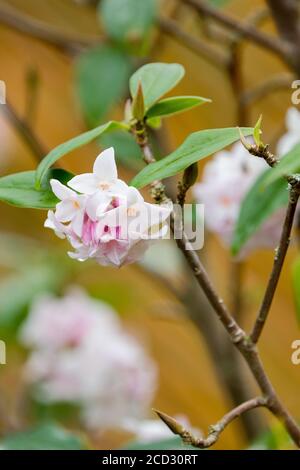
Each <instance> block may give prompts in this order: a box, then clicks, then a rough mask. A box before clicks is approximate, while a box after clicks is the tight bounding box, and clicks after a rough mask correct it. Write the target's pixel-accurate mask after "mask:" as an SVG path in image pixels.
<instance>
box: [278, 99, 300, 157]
mask: <svg viewBox="0 0 300 470" xmlns="http://www.w3.org/2000/svg"><path fill="white" fill-rule="evenodd" d="M285 123H286V129H287V132H286V133H285V134H284V135H283V136H282V137H281V138H280V139H279V141H278V143H277V154H278V155H279V156H282V155H285V154H286V153H288V152H289V151H290V150H291V149H292V148H293V147H294V145H296V144H298V143H299V142H300V132H299V130H300V112H299V111H298V109H297V108H289V109H288V110H287V113H286V116H285Z"/></svg>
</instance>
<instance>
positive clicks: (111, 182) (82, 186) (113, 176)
mask: <svg viewBox="0 0 300 470" xmlns="http://www.w3.org/2000/svg"><path fill="white" fill-rule="evenodd" d="M68 186H70V188H72V189H75V191H78V192H79V193H84V194H89V195H91V194H94V193H95V192H97V191H106V192H107V191H109V192H110V193H111V194H113V193H114V192H116V193H118V192H120V191H124V190H125V191H126V189H127V185H126V183H124V181H122V180H120V179H118V171H117V166H116V162H115V152H114V149H113V148H112V147H111V148H109V149H106V150H104V152H102V153H100V155H99V156H98V157H97V158H96V160H95V163H94V167H93V173H84V174H82V175H78V176H74V178H72V179H71V180H70V181H69V182H68Z"/></svg>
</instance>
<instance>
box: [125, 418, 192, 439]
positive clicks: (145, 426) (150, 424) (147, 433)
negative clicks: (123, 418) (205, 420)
mask: <svg viewBox="0 0 300 470" xmlns="http://www.w3.org/2000/svg"><path fill="white" fill-rule="evenodd" d="M174 418H175V419H176V421H178V422H179V423H180V424H182V425H183V426H184V427H185V428H186V429H188V430H190V431H191V432H192V433H193V434H194V435H195V436H199V437H200V436H201V433H200V431H199V430H198V429H196V428H192V426H191V424H190V422H189V420H188V419H187V417H186V416H184V415H175V416H174ZM126 428H127V430H128V431H130V432H132V433H134V434H135V439H136V440H137V441H138V442H141V443H144V444H148V443H151V442H158V441H161V440H164V439H170V438H172V437H173V438H174V437H175V436H174V434H173V433H172V431H171V430H170V429H169V428H168V426H167V425H166V424H165V423H163V421H161V420H160V419H145V420H140V421H135V420H129V421H128V422H127V423H126Z"/></svg>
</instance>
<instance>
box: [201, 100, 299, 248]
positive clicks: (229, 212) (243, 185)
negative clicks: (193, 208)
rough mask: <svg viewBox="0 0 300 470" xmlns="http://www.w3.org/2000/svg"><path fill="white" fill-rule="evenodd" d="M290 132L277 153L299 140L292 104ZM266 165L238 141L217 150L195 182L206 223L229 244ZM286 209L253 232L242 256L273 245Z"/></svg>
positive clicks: (288, 119) (295, 114) (288, 120)
mask: <svg viewBox="0 0 300 470" xmlns="http://www.w3.org/2000/svg"><path fill="white" fill-rule="evenodd" d="M286 125H287V133H286V134H285V135H284V136H283V137H282V138H281V139H280V140H279V142H278V146H277V153H278V155H283V154H285V153H287V152H288V151H289V150H291V148H292V147H293V146H294V145H295V144H296V143H298V142H299V141H300V134H299V129H300V113H299V112H298V111H297V109H295V108H290V109H289V110H288V112H287V115H286ZM266 169H267V166H266V163H265V162H264V161H263V160H261V159H259V158H256V157H253V156H251V155H250V154H249V153H248V151H247V150H246V149H245V148H244V147H243V145H242V144H241V143H240V142H238V143H236V144H234V145H233V146H232V147H231V150H229V151H222V152H218V153H217V154H216V155H215V156H214V157H213V159H212V160H210V161H209V162H208V163H207V164H206V165H205V168H204V173H203V178H202V182H201V183H198V184H196V185H195V186H194V195H195V198H196V200H197V202H199V203H202V204H204V207H205V224H206V226H207V228H208V229H209V230H210V231H211V232H213V233H216V234H217V235H218V236H219V237H220V238H221V240H222V241H223V242H224V243H225V245H229V244H230V243H231V240H232V235H233V231H234V227H235V223H236V221H237V218H238V215H239V211H240V206H241V203H242V201H243V199H244V197H245V196H246V194H247V192H248V190H249V189H250V187H251V186H252V185H253V184H254V183H255V180H256V179H257V178H258V177H259V176H260V174H261V173H263V172H264V171H265V170H266ZM284 213H285V210H284V209H279V210H278V211H276V212H275V213H274V214H273V215H272V216H271V217H270V218H269V219H268V220H267V221H266V222H265V223H264V224H263V226H262V227H261V228H260V229H259V230H258V231H257V232H256V233H255V234H254V235H253V237H252V238H251V239H250V240H249V242H248V243H247V244H246V246H245V247H244V249H243V253H242V254H241V256H242V257H243V256H245V255H246V254H248V253H249V252H250V251H251V250H254V249H259V248H274V247H275V246H276V245H277V243H278V241H279V238H280V233H281V227H282V222H283V218H284Z"/></svg>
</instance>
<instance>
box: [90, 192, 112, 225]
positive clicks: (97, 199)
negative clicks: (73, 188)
mask: <svg viewBox="0 0 300 470" xmlns="http://www.w3.org/2000/svg"><path fill="white" fill-rule="evenodd" d="M110 202H111V197H110V196H109V195H108V194H107V193H105V192H104V191H97V192H96V193H95V194H93V196H91V197H90V198H89V199H88V201H87V204H86V212H87V215H88V216H89V217H90V218H91V219H92V220H96V219H97V217H98V216H100V215H101V214H102V213H103V212H105V210H106V209H107V207H108V205H109V203H110Z"/></svg>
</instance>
